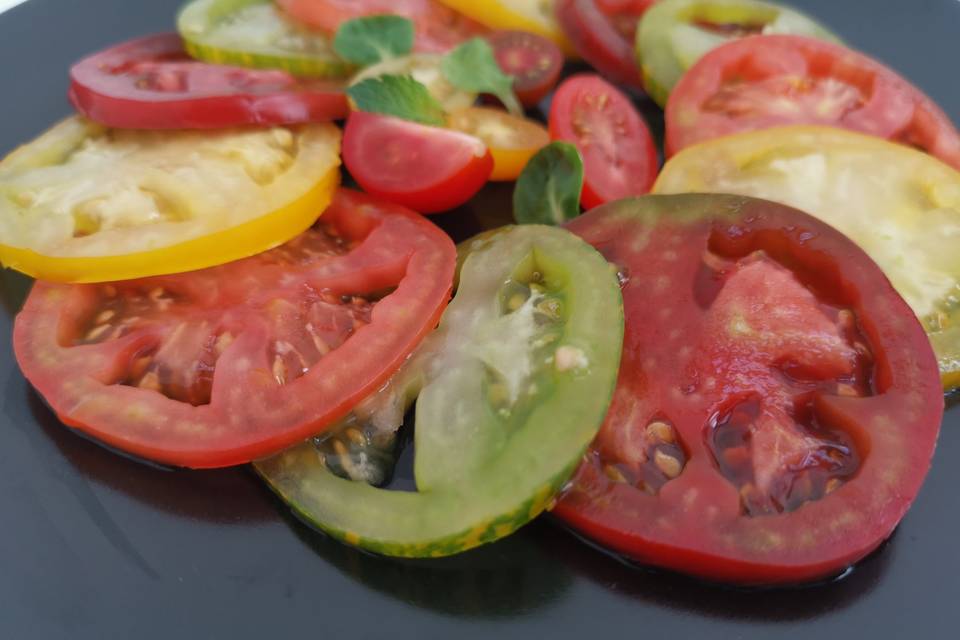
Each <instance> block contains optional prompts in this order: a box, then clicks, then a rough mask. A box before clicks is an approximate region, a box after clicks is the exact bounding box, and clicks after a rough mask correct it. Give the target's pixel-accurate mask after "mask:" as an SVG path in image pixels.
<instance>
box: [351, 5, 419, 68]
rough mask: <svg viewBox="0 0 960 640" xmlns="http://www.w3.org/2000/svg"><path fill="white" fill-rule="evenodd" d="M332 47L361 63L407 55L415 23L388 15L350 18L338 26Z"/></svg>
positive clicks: (368, 63)
mask: <svg viewBox="0 0 960 640" xmlns="http://www.w3.org/2000/svg"><path fill="white" fill-rule="evenodd" d="M333 50H334V51H336V52H337V55H338V56H340V57H341V58H343V59H344V60H346V61H347V62H352V63H353V64H357V65H361V66H369V65H371V64H376V63H378V62H380V61H381V60H387V59H389V58H396V57H399V56H405V55H407V54H408V53H410V52H411V51H412V50H413V22H412V21H411V20H409V19H408V18H403V17H401V16H388V15H383V16H367V17H365V18H354V19H353V20H347V21H346V22H344V23H343V24H341V25H340V28H339V29H337V35H336V36H335V37H334V39H333Z"/></svg>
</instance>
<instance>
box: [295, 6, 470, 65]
mask: <svg viewBox="0 0 960 640" xmlns="http://www.w3.org/2000/svg"><path fill="white" fill-rule="evenodd" d="M277 4H278V5H280V7H281V8H282V9H283V10H284V11H286V12H287V14H288V15H290V16H291V17H293V18H294V19H296V20H299V21H300V22H303V23H304V24H307V25H310V26H311V27H314V28H316V29H321V30H323V31H326V32H328V33H335V32H336V30H337V29H338V28H339V27H340V25H341V24H342V23H343V22H346V21H347V20H352V19H353V18H362V17H363V16H369V15H377V14H387V13H389V14H393V15H398V16H403V17H405V18H409V19H410V20H412V21H413V24H414V29H415V30H416V40H415V41H414V49H415V50H416V51H422V52H426V53H431V52H437V53H442V52H444V51H447V50H449V49H452V48H454V47H456V46H457V45H458V44H460V43H461V42H463V41H464V40H468V39H470V38H473V37H475V36H478V35H483V33H484V32H485V31H486V29H485V28H484V27H483V26H481V25H480V24H479V23H476V22H474V21H473V20H471V19H469V18H467V17H465V16H463V15H460V14H459V13H457V12H456V11H454V10H453V9H450V8H449V7H445V6H444V5H443V4H441V3H439V2H436V1H435V0H277Z"/></svg>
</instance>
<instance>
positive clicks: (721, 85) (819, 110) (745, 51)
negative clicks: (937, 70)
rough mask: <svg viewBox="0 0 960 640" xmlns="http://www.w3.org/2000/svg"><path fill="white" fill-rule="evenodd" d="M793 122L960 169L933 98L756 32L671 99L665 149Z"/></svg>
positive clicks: (839, 52)
mask: <svg viewBox="0 0 960 640" xmlns="http://www.w3.org/2000/svg"><path fill="white" fill-rule="evenodd" d="M787 124H817V125H829V126H836V127H842V128H845V129H852V130H854V131H860V132H862V133H868V134H871V135H875V136H878V137H881V138H887V139H888V140H892V141H894V142H902V143H904V144H908V145H910V146H913V147H917V148H919V149H922V150H923V151H926V152H928V153H931V154H933V155H935V156H937V157H939V158H940V159H941V160H944V161H945V162H946V163H947V164H950V165H952V166H953V167H954V168H957V169H960V133H958V132H957V129H956V127H954V126H953V123H951V122H950V119H949V118H948V117H947V116H946V114H944V113H943V111H942V110H941V109H940V108H939V107H938V106H937V105H936V104H935V103H934V102H933V100H931V99H930V98H928V97H927V96H926V95H924V93H923V92H922V91H920V90H919V89H917V88H916V87H914V86H913V85H912V84H910V83H909V82H907V81H906V80H904V79H903V78H901V77H900V76H899V75H897V73H896V72H894V71H893V70H891V69H889V68H888V67H885V66H884V65H882V64H880V63H879V62H877V61H875V60H873V59H871V58H869V57H867V56H865V55H863V54H861V53H857V52H855V51H851V50H850V49H847V48H846V47H843V46H841V45H838V44H833V43H830V42H826V41H823V40H814V39H812V38H805V37H801V36H777V35H771V36H752V37H749V38H743V39H742V40H734V41H732V42H729V43H727V44H725V45H723V46H720V47H718V48H716V49H714V50H713V51H711V52H709V53H708V54H706V55H705V56H704V57H703V58H701V59H700V61H699V62H697V64H695V65H694V66H693V67H691V68H690V70H689V71H687V73H686V74H685V75H684V76H683V78H681V80H680V82H678V83H677V85H676V87H674V89H673V92H672V93H671V94H670V99H669V101H668V102H667V109H666V151H667V155H673V154H674V153H676V152H677V151H680V150H681V149H683V148H685V147H688V146H690V145H692V144H696V143H698V142H702V141H704V140H709V139H711V138H717V137H720V136H725V135H729V134H732V133H738V132H740V131H752V130H755V129H767V128H770V127H775V126H779V125H787Z"/></svg>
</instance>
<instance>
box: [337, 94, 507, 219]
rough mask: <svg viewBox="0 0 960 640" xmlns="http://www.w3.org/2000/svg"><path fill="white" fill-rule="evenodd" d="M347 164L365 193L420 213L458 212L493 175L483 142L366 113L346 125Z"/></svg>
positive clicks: (349, 120)
mask: <svg viewBox="0 0 960 640" xmlns="http://www.w3.org/2000/svg"><path fill="white" fill-rule="evenodd" d="M343 162H344V164H346V166H347V169H348V170H349V171H350V175H351V176H353V179H354V180H356V181H357V183H358V184H359V185H360V186H361V187H363V189H364V191H367V192H368V193H372V194H375V195H378V196H380V197H382V198H386V199H387V200H390V201H391V202H396V203H398V204H402V205H404V206H407V207H410V208H411V209H413V210H415V211H419V212H420V213H439V212H441V211H447V210H449V209H453V208H455V207H458V206H459V205H461V204H463V203H464V202H466V201H467V200H469V199H470V198H472V197H473V195H474V194H475V193H476V192H477V191H479V190H480V188H481V187H482V186H483V185H485V184H486V183H487V180H488V179H489V178H490V175H491V173H492V172H493V156H492V155H490V151H489V149H487V146H486V145H485V144H484V143H483V141H481V140H480V139H479V138H476V137H474V136H471V135H467V134H465V133H461V132H459V131H451V130H449V129H441V128H439V127H431V126H427V125H423V124H419V123H416V122H410V121H408V120H401V119H400V118H394V117H391V116H384V115H380V114H376V113H367V112H365V111H355V112H353V114H351V115H350V118H349V119H348V120H347V127H346V129H345V130H344V135H343Z"/></svg>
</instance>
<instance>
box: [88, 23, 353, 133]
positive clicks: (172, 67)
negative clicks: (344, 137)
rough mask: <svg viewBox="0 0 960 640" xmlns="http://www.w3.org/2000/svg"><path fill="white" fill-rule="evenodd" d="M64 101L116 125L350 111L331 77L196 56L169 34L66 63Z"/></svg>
mask: <svg viewBox="0 0 960 640" xmlns="http://www.w3.org/2000/svg"><path fill="white" fill-rule="evenodd" d="M70 100H71V102H73V104H74V106H75V107H76V108H77V110H78V111H79V112H80V113H82V114H83V115H85V116H86V117H88V118H90V119H91V120H94V121H96V122H99V123H100V124H103V125H106V126H108V127H117V128H124V129H216V128H221V127H234V126H240V125H248V124H256V125H275V124H298V123H306V122H323V121H327V120H338V119H340V118H345V117H346V116H347V114H348V113H349V111H350V108H349V106H348V105H347V97H346V94H345V93H344V92H343V87H342V85H341V84H339V83H333V82H327V81H322V80H298V79H297V78H296V77H294V76H292V75H290V74H289V73H287V72H285V71H278V70H277V71H258V70H253V69H244V68H242V67H228V66H222V65H212V64H206V63H203V62H196V61H195V60H193V59H192V58H190V56H188V55H187V53H186V51H184V49H183V40H181V39H180V36H178V35H177V34H175V33H165V34H158V35H154V36H147V37H144V38H138V39H136V40H131V41H129V42H126V43H123V44H120V45H117V46H114V47H111V48H110V49H107V50H105V51H101V52H99V53H95V54H93V55H91V56H89V57H87V58H84V59H83V60H81V61H80V62H78V63H77V64H75V65H74V66H73V68H72V69H70Z"/></svg>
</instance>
